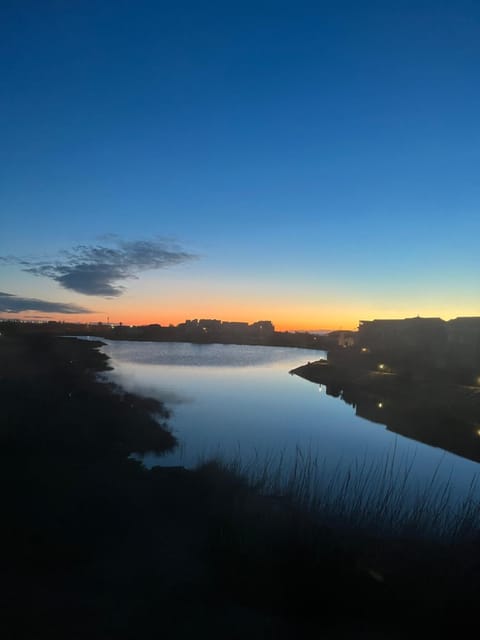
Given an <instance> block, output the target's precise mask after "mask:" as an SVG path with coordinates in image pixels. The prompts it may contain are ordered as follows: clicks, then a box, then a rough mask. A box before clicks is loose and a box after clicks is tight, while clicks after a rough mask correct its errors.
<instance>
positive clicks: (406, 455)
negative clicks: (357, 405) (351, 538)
mask: <svg viewBox="0 0 480 640" xmlns="http://www.w3.org/2000/svg"><path fill="white" fill-rule="evenodd" d="M104 342H105V343H106V345H105V347H103V349H104V351H105V353H107V354H108V355H109V356H110V358H111V361H112V366H113V367H114V369H113V371H111V372H109V373H108V378H109V379H111V380H112V381H114V382H116V383H118V384H120V385H121V386H122V387H124V388H125V389H127V390H129V391H132V392H135V393H139V394H141V395H147V396H152V397H154V398H157V399H159V400H161V401H163V402H164V403H165V405H166V406H167V407H168V408H169V409H170V410H171V412H172V415H171V418H170V420H169V425H170V428H171V430H172V432H173V433H174V435H175V436H176V437H177V439H178V441H179V446H178V447H177V448H176V449H175V450H174V451H172V452H170V453H167V454H165V455H162V456H158V455H154V454H150V455H146V456H144V458H143V461H144V463H145V465H146V466H149V467H150V466H153V465H172V466H173V465H182V466H185V467H194V466H195V465H197V464H198V463H199V461H201V460H203V459H206V458H209V457H212V456H215V455H220V456H222V457H223V458H225V459H227V460H228V459H232V458H234V457H238V456H239V457H241V458H242V460H244V461H251V460H253V459H257V460H258V459H259V460H262V459H264V458H266V457H268V456H270V457H272V456H280V455H281V456H283V460H284V464H287V465H288V464H289V461H291V460H292V459H293V458H294V457H295V455H296V452H298V451H301V452H302V455H310V456H316V457H317V459H318V460H320V461H321V464H322V469H323V470H324V473H325V474H327V476H328V474H329V473H338V472H339V470H340V471H343V470H355V469H357V470H358V469H365V467H368V468H369V467H379V468H382V467H385V465H389V467H390V469H391V472H392V473H393V472H394V473H398V475H399V477H400V478H402V477H404V475H405V470H406V469H407V468H408V469H409V471H408V482H409V485H410V486H411V487H413V489H414V490H418V491H420V490H421V488H422V487H426V486H429V482H430V481H431V480H432V478H433V477H434V478H435V481H436V482H437V483H440V484H441V483H443V482H448V483H449V484H450V488H451V494H452V499H453V500H459V499H462V497H463V496H464V495H465V494H466V493H467V492H468V489H469V487H470V485H471V483H472V479H474V478H475V477H476V475H477V473H478V470H479V468H478V463H475V462H473V461H471V460H467V459H465V458H461V457H459V456H457V455H454V454H451V453H448V452H445V451H443V450H441V449H439V448H436V447H432V446H429V445H426V444H422V443H420V442H417V441H415V440H412V439H409V438H406V437H403V436H401V435H398V434H395V433H392V432H391V431H388V430H387V429H386V428H385V427H384V426H382V425H381V424H378V423H373V422H369V421H368V420H365V419H362V418H360V417H358V416H357V415H355V409H354V408H353V407H352V406H349V405H348V404H345V403H344V402H343V401H342V400H341V399H340V398H335V397H332V396H329V395H327V394H326V393H325V387H323V386H319V385H316V384H312V383H311V382H308V381H307V380H304V379H302V378H300V377H297V376H294V375H291V374H290V373H289V372H290V370H291V369H293V368H295V367H298V366H299V365H302V364H305V363H307V362H308V361H313V360H318V359H319V358H322V357H326V354H325V353H324V352H321V351H312V350H306V349H295V348H283V347H264V346H243V345H223V344H190V343H166V342H148V343H147V342H126V341H125V342H123V341H108V340H105V341H104Z"/></svg>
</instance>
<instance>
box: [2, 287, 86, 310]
mask: <svg viewBox="0 0 480 640" xmlns="http://www.w3.org/2000/svg"><path fill="white" fill-rule="evenodd" d="M22 311H42V312H43V313H91V311H90V310H89V309H85V308H84V307H80V306H78V305H76V304H68V303H66V302H48V301H47V300H37V299H36V298H22V297H21V296H16V295H14V294H13V293H5V292H4V291H0V312H1V313H20V312H22Z"/></svg>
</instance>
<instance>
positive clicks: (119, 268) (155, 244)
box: [0, 235, 196, 297]
mask: <svg viewBox="0 0 480 640" xmlns="http://www.w3.org/2000/svg"><path fill="white" fill-rule="evenodd" d="M104 239H105V240H108V239H109V240H110V242H111V244H113V246H107V245H95V246H88V245H79V246H77V247H74V248H73V249H72V250H71V251H64V252H63V253H62V254H61V257H60V258H59V259H58V260H53V261H38V260H25V259H19V258H12V257H9V256H7V257H4V258H1V257H0V261H2V262H4V263H12V262H15V263H16V264H19V265H20V266H21V267H22V269H23V271H26V272H28V273H32V274H33V275H35V276H45V277H47V278H51V279H52V280H54V281H55V282H58V284H60V285H61V286H62V287H63V288H64V289H70V290H72V291H77V292H78V293H83V294H85V295H88V296H105V297H117V296H120V295H122V293H123V292H124V291H125V287H123V286H121V284H119V283H121V282H122V281H124V280H128V279H131V278H136V277H137V274H138V273H141V272H142V271H148V270H150V269H165V268H167V267H171V266H174V265H177V264H182V263H184V262H188V261H190V260H192V259H194V258H196V256H195V255H193V254H191V253H187V252H186V251H183V250H181V249H179V248H178V247H176V246H175V245H172V244H169V243H167V242H166V241H164V240H153V241H149V240H137V241H130V242H122V241H121V240H119V239H118V238H117V237H116V236H114V235H109V236H104Z"/></svg>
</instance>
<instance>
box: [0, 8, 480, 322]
mask: <svg viewBox="0 0 480 640" xmlns="http://www.w3.org/2000/svg"><path fill="white" fill-rule="evenodd" d="M479 70H480V3H478V2H477V1H476V0H475V1H471V2H467V1H462V0H460V1H453V0H452V1H449V2H445V1H442V0H435V1H431V2H426V1H425V2H423V1H421V0H414V1H403V0H397V1H393V0H384V1H377V2H373V1H362V0H355V1H352V2H342V1H341V0H340V1H338V2H321V1H318V2H301V1H300V2H299V1H295V2H281V1H279V0H275V1H273V2H262V1H261V0H257V1H256V2H247V1H242V2H209V1H208V0H206V1H204V2H178V3H167V2H162V1H160V0H157V1H151V2H147V1H144V0H135V1H134V0H128V1H122V0H102V1H101V2H98V1H95V0H92V1H87V0H82V1H79V2H74V1H70V0H56V1H55V0H43V1H42V2H38V0H34V1H30V2H29V1H28V0H22V2H19V1H18V0H3V1H2V2H1V3H0V78H1V82H0V92H1V95H0V139H1V144H0V167H1V169H0V256H2V260H1V261H0V292H2V293H3V295H2V293H0V316H2V317H9V318H15V317H36V318H37V317H38V318H54V319H59V318H62V319H65V320H69V319H80V320H82V321H105V320H106V319H107V318H109V320H110V321H111V322H119V321H122V322H124V323H125V324H139V323H149V322H159V323H161V324H168V323H175V324H176V323H177V322H181V321H183V320H184V319H185V318H200V317H211V318H214V317H215V318H219V319H223V320H244V321H249V322H253V321H255V320H262V319H271V320H272V321H273V322H274V324H275V325H276V327H277V328H278V329H336V328H344V329H347V328H355V327H356V326H357V324H358V320H360V319H372V318H375V317H386V318H387V317H405V316H413V315H421V316H440V317H443V318H445V319H448V318H450V317H454V316H458V315H480V286H479V274H480V246H479V245H480V208H479V204H480V180H479V173H480V116H479V114H480V81H479V78H480V76H479V72H480V71H479ZM140 243H143V244H140ZM79 245H82V246H83V249H81V250H80V249H78V246H79ZM142 247H144V248H145V251H146V253H147V254H148V259H143V258H141V257H140V256H139V251H141V249H142ZM65 252H67V253H65ZM98 272H100V276H99V279H98V278H97V275H98ZM90 276H91V277H92V279H93V281H94V284H95V286H90V284H89V282H88V278H89V277H90ZM96 278H97V279H96ZM80 281H81V282H80ZM79 283H80V284H79ZM97 285H98V286H97ZM102 287H103V288H102ZM4 294H8V295H4ZM47 302H48V303H49V304H53V306H49V305H48V304H46V303H47ZM85 310H89V311H91V313H88V314H87V313H85V312H84V311H85ZM65 312H68V313H65Z"/></svg>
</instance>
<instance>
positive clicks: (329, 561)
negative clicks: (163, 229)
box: [0, 335, 480, 639]
mask: <svg viewBox="0 0 480 640" xmlns="http://www.w3.org/2000/svg"><path fill="white" fill-rule="evenodd" d="M107 367H108V361H107V359H106V357H105V356H104V355H103V354H101V353H100V352H99V350H98V343H93V342H86V341H77V340H73V339H61V338H55V337H47V336H28V335H26V336H21V337H19V336H17V337H15V336H3V337H1V338H0V403H1V417H2V421H1V427H0V445H1V449H0V456H1V458H0V480H1V486H2V527H1V540H0V542H1V547H0V558H1V564H0V571H1V573H0V576H1V577H0V580H1V583H0V584H1V593H0V596H1V605H0V606H1V615H0V632H1V635H2V638H7V639H10V638H29V639H30V638H43V637H49V638H82V639H83V638H99V639H100V638H101V639H107V638H108V639H110V638H111V639H123V638H161V637H163V638H193V637H195V638H204V637H205V638H249V639H250V638H280V639H282V638H298V637H305V638H307V637H308V638H310V637H326V638H346V637H352V638H358V637H392V638H396V637H403V636H404V635H405V633H407V632H408V633H409V635H410V636H413V637H415V636H416V635H417V633H418V635H419V636H420V634H421V635H424V629H425V627H427V628H428V630H430V632H432V631H438V630H440V629H442V630H443V629H446V628H448V627H450V628H452V629H456V630H457V631H458V630H459V629H461V628H465V629H466V628H467V625H468V624H470V623H472V622H473V623H474V624H476V611H477V598H478V593H479V589H480V549H479V541H478V537H477V536H473V539H472V538H470V539H469V540H468V541H466V540H465V541H457V542H456V543H455V545H448V544H440V543H437V542H433V541H431V542H425V541H423V542H420V541H417V540H408V539H395V540H394V539H389V540H388V541H387V540H381V539H378V538H376V537H375V535H374V534H370V535H367V534H366V533H365V532H363V533H362V534H360V533H359V532H357V531H355V530H352V529H350V530H344V529H342V530H341V531H340V530H334V529H332V528H328V527H326V526H325V525H324V524H323V523H322V521H321V518H320V519H319V518H315V519H314V518H313V517H312V516H311V515H309V514H308V513H304V512H301V511H300V510H298V509H296V508H295V505H292V504H290V503H289V502H288V501H287V500H283V499H272V498H271V497H264V496H261V495H259V494H258V493H256V492H255V491H253V490H252V489H250V488H249V487H248V486H247V484H246V483H245V482H244V481H243V480H242V479H241V478H239V477H237V476H235V475H234V474H231V473H229V472H227V471H225V470H224V469H222V468H221V466H220V465H218V464H216V463H211V464H207V465H204V466H203V467H202V468H200V469H198V470H197V471H185V470H183V469H161V468H154V469H152V470H150V471H148V470H146V469H144V468H143V467H142V465H141V464H140V463H138V462H136V461H134V460H132V459H130V458H129V455H130V454H131V453H132V452H142V451H148V450H156V451H157V452H161V451H165V450H167V449H168V448H170V447H172V446H175V439H174V437H173V436H172V435H171V434H170V433H169V431H168V428H167V424H166V421H167V419H168V412H167V411H166V409H165V407H163V406H162V405H161V404H160V403H158V402H156V401H154V400H150V399H145V398H139V397H138V396H134V395H132V394H127V393H124V392H122V390H121V389H119V388H117V387H115V386H113V385H110V384H106V383H105V382H101V381H99V380H98V379H97V376H98V373H99V372H101V371H102V370H105V369H106V368H107ZM374 634H376V635H374Z"/></svg>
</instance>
